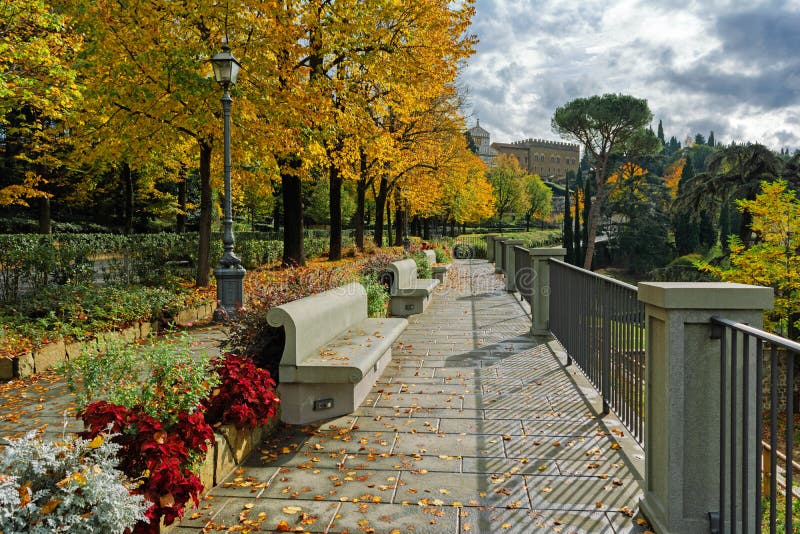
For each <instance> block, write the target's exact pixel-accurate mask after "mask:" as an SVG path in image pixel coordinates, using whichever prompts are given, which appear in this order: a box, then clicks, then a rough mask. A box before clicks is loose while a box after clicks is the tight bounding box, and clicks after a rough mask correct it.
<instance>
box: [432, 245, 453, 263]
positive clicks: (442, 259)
mask: <svg viewBox="0 0 800 534" xmlns="http://www.w3.org/2000/svg"><path fill="white" fill-rule="evenodd" d="M433 252H434V254H436V263H452V261H453V258H452V257H451V256H450V251H448V250H447V248H446V247H445V246H444V245H440V246H437V247H433Z"/></svg>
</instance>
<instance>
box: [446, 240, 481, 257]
mask: <svg viewBox="0 0 800 534" xmlns="http://www.w3.org/2000/svg"><path fill="white" fill-rule="evenodd" d="M453 257H455V258H457V259H460V260H466V259H473V258H476V259H486V242H485V241H477V240H475V241H471V242H469V243H456V244H455V245H453Z"/></svg>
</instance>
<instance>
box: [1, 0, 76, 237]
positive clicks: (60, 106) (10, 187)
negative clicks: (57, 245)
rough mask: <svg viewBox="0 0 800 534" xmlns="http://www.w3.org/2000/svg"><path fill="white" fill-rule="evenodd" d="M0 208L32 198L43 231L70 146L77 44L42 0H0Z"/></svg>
mask: <svg viewBox="0 0 800 534" xmlns="http://www.w3.org/2000/svg"><path fill="white" fill-rule="evenodd" d="M0 21H2V22H0V133H2V139H3V145H5V150H4V152H5V162H4V165H3V174H2V175H0V206H8V205H12V204H17V205H22V206H27V205H28V201H29V200H31V199H39V200H40V207H41V210H42V216H43V217H42V222H43V223H44V225H43V227H42V228H40V230H42V231H45V232H49V202H50V196H51V195H52V193H51V192H49V191H48V189H49V188H48V186H47V184H48V182H51V181H56V180H57V179H58V175H59V174H60V173H63V172H64V167H65V164H66V162H67V161H68V158H69V154H70V152H71V150H72V142H71V136H70V132H69V130H68V129H67V126H65V121H67V120H68V119H69V118H70V116H71V115H72V114H73V113H74V112H75V111H76V109H77V103H78V102H79V101H80V97H81V87H80V84H79V81H78V74H77V70H76V69H75V65H74V59H75V56H76V54H78V53H79V52H80V50H81V47H82V45H83V39H82V37H81V36H80V35H79V34H78V33H76V32H75V31H73V28H72V24H73V21H72V19H71V18H70V17H69V16H68V15H67V14H65V13H64V12H63V10H61V9H59V8H58V7H57V6H53V5H51V3H50V2H45V1H44V0H25V1H20V2H10V1H5V2H2V4H0Z"/></svg>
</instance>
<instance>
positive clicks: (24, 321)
mask: <svg viewBox="0 0 800 534" xmlns="http://www.w3.org/2000/svg"><path fill="white" fill-rule="evenodd" d="M196 300H197V299H196V296H195V293H194V292H193V291H191V290H190V289H189V288H185V287H181V286H174V287H173V288H171V289H167V288H162V287H145V286H132V287H117V286H92V285H89V286H47V287H45V288H42V289H41V290H39V291H37V292H36V293H35V294H33V295H30V296H29V297H28V298H27V299H25V300H23V301H21V302H19V303H18V304H17V305H14V306H11V305H6V306H0V328H3V329H4V330H7V331H8V332H9V334H10V335H12V334H13V335H18V336H22V337H27V338H29V339H30V340H31V342H32V343H33V344H38V343H43V342H46V341H47V340H55V339H61V338H68V339H78V340H83V339H90V338H93V337H94V336H95V335H96V334H97V333H99V332H106V331H109V330H115V329H119V328H123V327H126V326H129V325H131V324H133V323H135V322H136V321H167V320H168V319H169V318H171V317H174V316H175V314H176V313H177V312H178V311H179V310H181V309H183V308H186V307H187V306H190V305H192V304H194V303H195V301H196Z"/></svg>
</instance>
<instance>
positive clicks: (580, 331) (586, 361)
mask: <svg viewBox="0 0 800 534" xmlns="http://www.w3.org/2000/svg"><path fill="white" fill-rule="evenodd" d="M549 271H550V331H551V332H552V334H553V336H555V338H556V339H557V340H558V342H559V343H560V344H561V345H562V346H563V347H564V349H565V350H566V352H567V355H568V356H567V365H570V364H571V363H572V361H573V360H574V361H575V363H577V364H578V366H579V367H580V369H581V371H582V372H583V374H584V375H586V377H587V378H588V379H589V380H590V381H591V382H592V384H593V385H594V386H595V387H596V388H597V390H598V391H599V392H600V394H601V395H602V397H603V413H604V414H607V413H608V412H609V410H613V411H614V413H615V414H616V415H617V417H619V419H620V420H621V421H622V423H623V424H624V425H625V426H626V427H627V428H628V430H629V431H630V432H631V434H632V435H633V437H634V438H635V439H636V440H637V441H638V442H639V443H640V444H643V443H644V435H643V434H644V427H643V421H644V388H645V368H644V366H645V358H644V352H645V326H644V305H643V304H642V303H640V302H639V301H638V299H637V289H636V288H635V287H634V286H632V285H629V284H625V283H623V282H619V281H617V280H614V279H612V278H608V277H605V276H601V275H598V274H595V273H593V272H591V271H587V270H584V269H580V268H578V267H575V266H572V265H569V264H567V263H564V262H563V261H559V260H556V259H553V258H551V259H550V260H549Z"/></svg>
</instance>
